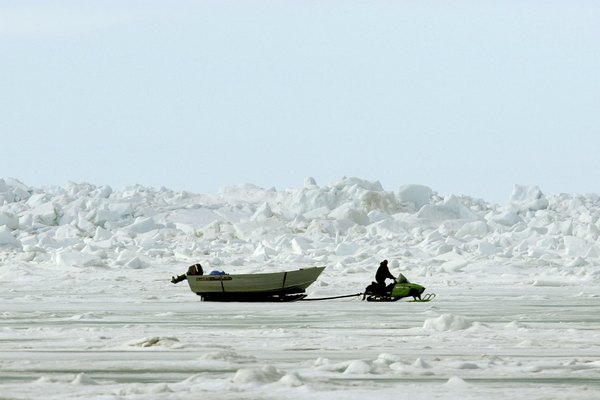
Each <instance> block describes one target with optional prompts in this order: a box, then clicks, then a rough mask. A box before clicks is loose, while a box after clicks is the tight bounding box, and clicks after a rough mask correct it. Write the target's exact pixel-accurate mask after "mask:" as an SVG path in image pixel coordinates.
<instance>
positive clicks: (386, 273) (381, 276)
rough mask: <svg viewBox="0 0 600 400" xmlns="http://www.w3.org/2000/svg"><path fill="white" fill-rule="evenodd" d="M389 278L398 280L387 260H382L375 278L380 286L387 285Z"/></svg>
mask: <svg viewBox="0 0 600 400" xmlns="http://www.w3.org/2000/svg"><path fill="white" fill-rule="evenodd" d="M388 278H389V279H394V280H396V277H395V276H394V275H392V273H391V272H390V270H389V268H388V265H387V262H382V263H381V264H379V268H377V272H376V273H375V280H376V281H377V283H378V284H379V285H380V286H385V280H386V279H388Z"/></svg>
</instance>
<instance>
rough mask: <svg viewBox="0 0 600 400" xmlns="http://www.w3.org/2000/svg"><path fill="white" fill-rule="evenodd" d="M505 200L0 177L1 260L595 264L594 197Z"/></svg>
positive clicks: (411, 192) (454, 267) (343, 183)
mask: <svg viewBox="0 0 600 400" xmlns="http://www.w3.org/2000/svg"><path fill="white" fill-rule="evenodd" d="M508 198H509V201H508V202H507V203H506V204H491V203H487V202H485V201H483V200H479V199H474V198H470V197H467V196H458V195H446V196H442V195H439V194H437V193H436V192H434V191H433V190H432V189H431V188H428V187H426V186H423V185H404V186H402V187H400V188H399V189H398V190H396V191H390V190H385V189H384V188H383V187H382V185H381V184H380V183H379V182H370V181H367V180H363V179H359V178H343V179H340V180H338V181H336V182H333V183H330V184H328V185H326V186H318V185H317V184H316V182H315V180H314V179H312V178H307V180H306V181H305V184H304V186H302V187H297V188H290V189H286V190H282V191H277V190H276V189H274V188H270V189H263V188H260V187H257V186H255V185H251V184H245V185H240V186H236V187H228V188H225V189H222V190H221V191H220V192H219V193H217V194H193V193H188V192H175V191H172V190H168V189H166V188H160V189H156V188H147V187H142V186H139V185H136V186H131V187H128V188H125V189H123V190H120V191H115V190H113V189H111V188H110V187H108V186H95V185H93V184H88V183H82V184H76V183H69V184H67V185H66V186H64V187H49V188H43V189H41V188H34V187H30V186H27V185H25V184H24V183H21V182H20V181H18V180H16V179H0V251H1V252H2V254H4V256H3V259H4V260H7V259H17V260H19V261H22V262H28V263H32V264H40V265H48V266H52V265H54V266H59V267H115V268H133V269H143V268H146V267H148V266H149V265H151V264H153V263H171V262H181V263H182V265H185V263H190V262H202V263H203V265H205V264H206V265H207V266H208V267H216V266H220V267H221V268H227V267H240V268H242V269H243V268H244V267H245V266H247V267H252V266H256V265H268V264H280V265H283V264H285V265H290V264H294V265H298V264H299V265H302V264H304V263H322V264H328V263H330V262H342V263H344V262H345V264H351V263H357V264H360V263H362V262H364V263H365V265H366V263H369V262H370V263H371V264H372V263H374V262H375V261H376V260H377V259H379V258H382V257H390V258H399V259H402V258H403V257H404V258H410V260H412V262H416V261H425V262H428V263H429V264H428V265H433V266H437V269H439V270H440V271H446V272H452V271H458V270H461V269H462V268H464V267H465V266H466V265H468V263H469V262H472V261H482V260H484V261H485V260H487V261H494V260H500V261H502V260H510V261H511V262H515V261H526V262H529V263H534V264H536V265H540V264H544V265H547V266H560V267H561V268H565V267H568V266H570V267H571V268H579V267H584V266H586V265H589V264H596V263H597V262H598V259H599V257H600V244H599V243H598V236H599V234H600V221H599V219H598V216H599V215H600V197H599V196H598V195H597V194H587V195H580V194H560V195H557V196H551V197H546V196H545V195H544V194H543V193H542V191H541V190H540V189H539V188H538V187H535V186H520V185H515V187H514V190H513V193H512V194H511V195H510V197H508ZM382 242H383V243H386V246H385V247H386V249H385V252H384V253H382V254H381V255H379V254H376V253H377V251H375V252H374V251H373V249H374V247H377V246H373V243H382ZM375 250H377V249H375ZM379 250H380V249H379ZM371 257H374V258H373V259H371Z"/></svg>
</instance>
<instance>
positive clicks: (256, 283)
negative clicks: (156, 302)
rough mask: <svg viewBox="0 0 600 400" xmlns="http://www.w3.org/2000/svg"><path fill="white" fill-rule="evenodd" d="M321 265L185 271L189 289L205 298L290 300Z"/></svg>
mask: <svg viewBox="0 0 600 400" xmlns="http://www.w3.org/2000/svg"><path fill="white" fill-rule="evenodd" d="M324 269H325V267H311V268H302V269H298V270H294V271H286V272H273V273H263V274H239V275H188V276H187V280H188V284H189V285H190V289H191V290H192V292H194V293H196V294H197V295H199V296H202V299H203V300H206V301H294V300H299V299H301V298H303V297H304V295H302V293H304V291H305V290H306V288H307V287H308V286H310V285H311V284H312V283H313V282H314V281H315V280H316V279H317V278H318V277H319V275H320V274H321V272H323V270H324Z"/></svg>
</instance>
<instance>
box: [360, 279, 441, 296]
mask: <svg viewBox="0 0 600 400" xmlns="http://www.w3.org/2000/svg"><path fill="white" fill-rule="evenodd" d="M424 291H425V287H423V286H421V285H419V284H418V283H411V282H409V281H408V279H406V277H405V276H404V275H402V274H400V275H399V276H398V279H396V281H395V282H394V283H390V284H389V285H387V286H381V285H379V284H378V283H377V282H371V284H370V285H369V286H367V287H366V289H365V292H364V293H363V300H367V301H398V300H400V299H403V298H405V297H411V296H412V298H413V300H411V301H416V302H426V301H431V300H433V299H434V298H435V293H427V294H425V295H424V294H423V292H424Z"/></svg>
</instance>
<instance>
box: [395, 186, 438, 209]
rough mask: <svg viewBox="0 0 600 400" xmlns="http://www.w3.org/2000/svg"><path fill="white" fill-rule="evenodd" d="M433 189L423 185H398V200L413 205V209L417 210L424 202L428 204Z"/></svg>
mask: <svg viewBox="0 0 600 400" xmlns="http://www.w3.org/2000/svg"><path fill="white" fill-rule="evenodd" d="M432 195H433V190H431V188H429V187H427V186H423V185H404V186H400V190H399V191H398V200H399V201H400V202H402V203H410V204H412V205H414V207H415V210H419V209H420V208H421V207H423V206H424V205H425V204H429V202H430V200H431V196H432Z"/></svg>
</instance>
